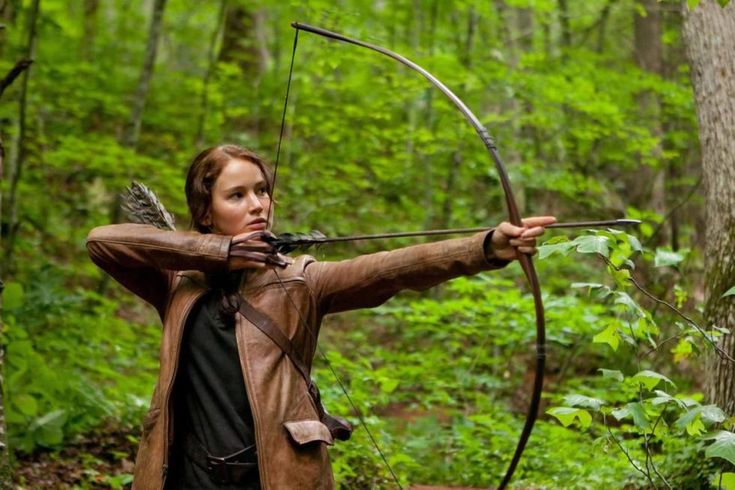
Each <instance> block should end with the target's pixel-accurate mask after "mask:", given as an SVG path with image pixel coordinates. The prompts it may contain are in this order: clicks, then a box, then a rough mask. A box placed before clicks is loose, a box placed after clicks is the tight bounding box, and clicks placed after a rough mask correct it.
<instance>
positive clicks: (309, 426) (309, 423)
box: [283, 420, 334, 446]
mask: <svg viewBox="0 0 735 490" xmlns="http://www.w3.org/2000/svg"><path fill="white" fill-rule="evenodd" d="M283 427H284V428H285V429H286V431H287V432H288V434H289V435H290V436H291V440H292V441H293V442H295V443H296V444H297V445H299V446H303V445H305V444H309V443H310V442H317V441H319V442H324V443H326V444H329V445H330V446H331V445H332V444H334V439H333V438H332V434H331V433H330V432H329V429H328V428H327V426H326V425H324V424H323V423H321V422H320V421H318V420H293V421H290V422H284V423H283Z"/></svg>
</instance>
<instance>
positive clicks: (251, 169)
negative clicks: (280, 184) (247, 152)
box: [214, 158, 265, 189]
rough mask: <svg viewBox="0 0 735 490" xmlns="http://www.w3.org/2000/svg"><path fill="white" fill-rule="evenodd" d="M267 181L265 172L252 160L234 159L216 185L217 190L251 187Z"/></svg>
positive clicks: (221, 174)
mask: <svg viewBox="0 0 735 490" xmlns="http://www.w3.org/2000/svg"><path fill="white" fill-rule="evenodd" d="M264 181H265V177H264V176H263V172H262V171H261V170H260V167H258V166H257V165H256V164H255V163H253V162H251V161H250V160H242V159H239V158H233V159H232V160H230V161H229V162H227V163H226V164H225V166H224V168H222V171H221V172H220V174H219V177H217V181H216V182H215V183H214V187H215V189H217V188H225V187H226V188H229V187H235V186H244V187H250V186H253V185H256V184H259V183H261V182H264Z"/></svg>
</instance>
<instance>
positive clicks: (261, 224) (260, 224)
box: [247, 218, 268, 230]
mask: <svg viewBox="0 0 735 490" xmlns="http://www.w3.org/2000/svg"><path fill="white" fill-rule="evenodd" d="M267 225H268V222H267V221H266V220H264V219H263V218H258V219H256V220H253V221H251V222H250V223H248V224H247V227H248V228H249V229H251V230H265V228H266V226H267Z"/></svg>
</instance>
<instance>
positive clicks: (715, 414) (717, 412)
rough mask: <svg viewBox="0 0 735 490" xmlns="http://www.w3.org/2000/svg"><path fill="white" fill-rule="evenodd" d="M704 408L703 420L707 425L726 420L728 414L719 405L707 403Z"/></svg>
mask: <svg viewBox="0 0 735 490" xmlns="http://www.w3.org/2000/svg"><path fill="white" fill-rule="evenodd" d="M701 408H702V420H704V422H705V423H706V424H707V425H711V424H719V423H722V422H724V421H725V419H726V418H727V415H726V414H725V412H723V411H722V409H721V408H720V407H718V406H717V405H705V406H703V407H701Z"/></svg>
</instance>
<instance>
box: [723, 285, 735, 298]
mask: <svg viewBox="0 0 735 490" xmlns="http://www.w3.org/2000/svg"><path fill="white" fill-rule="evenodd" d="M725 296H735V286H733V287H731V288H730V289H728V290H727V291H725V294H723V295H722V297H723V298H724V297H725Z"/></svg>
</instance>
